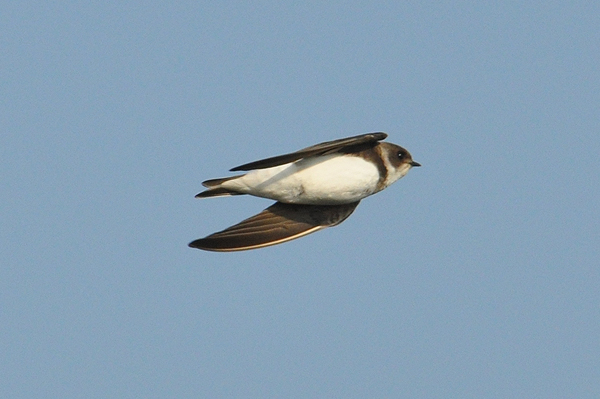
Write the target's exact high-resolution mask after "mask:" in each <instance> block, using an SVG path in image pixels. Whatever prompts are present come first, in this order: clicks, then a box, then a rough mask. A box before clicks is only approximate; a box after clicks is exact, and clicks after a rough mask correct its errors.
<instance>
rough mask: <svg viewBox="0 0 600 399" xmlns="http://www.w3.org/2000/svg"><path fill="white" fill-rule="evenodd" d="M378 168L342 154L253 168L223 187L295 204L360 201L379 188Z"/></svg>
mask: <svg viewBox="0 0 600 399" xmlns="http://www.w3.org/2000/svg"><path fill="white" fill-rule="evenodd" d="M378 181H379V171H378V169H377V167H376V166H375V165H374V164H373V163H371V162H368V161H366V160H364V159H363V158H361V157H356V156H348V155H346V156H342V155H339V154H335V155H327V156H320V157H315V158H307V159H303V160H300V161H297V162H294V163H290V164H285V165H281V166H276V167H273V168H268V169H258V170H253V171H250V172H248V173H247V174H245V175H244V176H241V177H240V178H238V179H233V180H228V181H226V182H224V183H223V185H222V186H223V187H225V188H229V189H232V190H235V191H239V192H243V193H246V194H251V195H256V196H259V197H265V198H271V199H274V200H278V201H281V202H286V203H294V204H315V205H316V204H320V205H325V204H329V205H334V204H345V203H350V202H355V201H359V200H361V199H363V198H365V197H367V196H369V195H371V194H373V193H375V191H376V190H377V182H378Z"/></svg>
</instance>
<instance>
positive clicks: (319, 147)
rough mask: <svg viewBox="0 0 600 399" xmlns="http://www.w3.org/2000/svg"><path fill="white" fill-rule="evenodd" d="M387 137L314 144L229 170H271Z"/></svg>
mask: <svg viewBox="0 0 600 399" xmlns="http://www.w3.org/2000/svg"><path fill="white" fill-rule="evenodd" d="M386 137H387V134H385V133H382V132H377V133H367V134H361V135H359V136H353V137H347V138H345V139H339V140H333V141H326V142H324V143H320V144H316V145H313V146H310V147H306V148H304V149H302V150H299V151H296V152H292V153H289V154H284V155H278V156H276V157H271V158H266V159H261V160H259V161H255V162H250V163H247V164H244V165H240V166H236V167H235V168H232V169H230V170H231V171H232V172H235V171H238V170H245V171H247V170H254V169H265V168H272V167H273V166H279V165H284V164H286V163H290V162H294V161H297V160H299V159H302V158H306V157H310V156H313V155H322V154H325V153H332V152H337V151H339V150H341V149H343V148H347V147H351V146H356V145H361V144H367V143H375V142H377V141H381V140H383V139H385V138H386Z"/></svg>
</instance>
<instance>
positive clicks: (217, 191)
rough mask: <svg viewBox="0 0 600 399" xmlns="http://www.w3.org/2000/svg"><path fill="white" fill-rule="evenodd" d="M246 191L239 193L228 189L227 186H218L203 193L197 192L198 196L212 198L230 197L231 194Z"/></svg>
mask: <svg viewBox="0 0 600 399" xmlns="http://www.w3.org/2000/svg"><path fill="white" fill-rule="evenodd" d="M243 194H244V193H238V192H235V191H231V190H228V189H226V188H222V187H217V188H211V189H208V190H204V191H202V192H201V193H198V194H196V198H210V197H228V196H231V195H243Z"/></svg>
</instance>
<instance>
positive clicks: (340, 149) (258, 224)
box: [189, 132, 421, 252]
mask: <svg viewBox="0 0 600 399" xmlns="http://www.w3.org/2000/svg"><path fill="white" fill-rule="evenodd" d="M386 137H387V134H386V133H382V132H378V133H368V134H362V135H359V136H353V137H348V138H344V139H339V140H333V141H327V142H324V143H320V144H316V145H313V146H310V147H307V148H304V149H302V150H299V151H296V152H292V153H289V154H284V155H279V156H275V157H271V158H266V159H262V160H259V161H255V162H250V163H247V164H244V165H241V166H237V167H235V168H232V169H231V170H230V171H232V172H235V171H245V172H248V173H245V174H242V175H237V176H232V177H225V178H221V179H211V180H206V181H204V182H203V183H202V185H203V186H205V187H206V188H207V189H206V190H205V191H202V192H201V193H199V194H197V195H196V198H209V197H222V196H231V195H242V194H250V195H254V196H257V197H263V198H270V199H273V200H276V201H277V202H276V203H275V204H273V205H271V206H270V207H268V208H267V209H265V210H263V211H262V212H260V213H259V214H257V215H254V216H252V217H250V218H248V219H246V220H244V221H242V222H240V223H238V224H236V225H234V226H231V227H229V228H227V229H225V230H223V231H219V232H217V233H214V234H211V235H209V236H207V237H204V238H200V239H198V240H195V241H192V242H191V243H190V244H189V246H190V247H192V248H198V249H204V250H207V251H220V252H229V251H243V250H248V249H255V248H262V247H266V246H269V245H275V244H280V243H283V242H286V241H290V240H293V239H296V238H299V237H302V236H305V235H307V234H310V233H314V232H315V231H318V230H321V229H324V228H327V227H332V226H336V225H338V224H340V223H342V222H343V221H344V220H346V218H347V217H348V216H350V214H352V212H353V211H354V209H355V208H356V206H357V205H358V203H359V202H360V201H361V200H362V199H363V198H365V197H368V196H369V195H372V194H375V193H377V192H379V191H381V190H383V189H384V188H386V187H388V186H390V185H391V184H392V183H394V182H395V181H397V180H398V179H400V178H402V177H403V176H404V175H406V174H407V173H408V171H409V170H410V169H411V168H412V167H413V166H421V165H420V164H419V163H417V162H415V161H413V159H412V156H411V155H410V153H409V152H408V151H407V150H405V149H404V148H402V147H400V146H398V145H396V144H392V143H386V142H382V140H384V139H385V138H386Z"/></svg>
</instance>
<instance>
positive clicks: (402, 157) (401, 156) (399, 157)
mask: <svg viewBox="0 0 600 399" xmlns="http://www.w3.org/2000/svg"><path fill="white" fill-rule="evenodd" d="M405 156H406V154H405V153H403V152H402V151H400V152H399V153H398V159H404V157H405Z"/></svg>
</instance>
